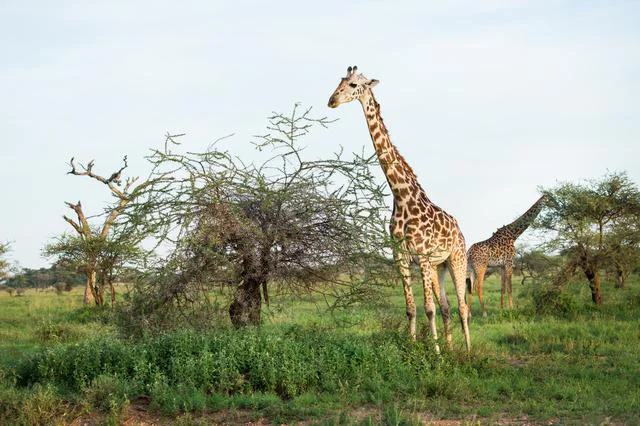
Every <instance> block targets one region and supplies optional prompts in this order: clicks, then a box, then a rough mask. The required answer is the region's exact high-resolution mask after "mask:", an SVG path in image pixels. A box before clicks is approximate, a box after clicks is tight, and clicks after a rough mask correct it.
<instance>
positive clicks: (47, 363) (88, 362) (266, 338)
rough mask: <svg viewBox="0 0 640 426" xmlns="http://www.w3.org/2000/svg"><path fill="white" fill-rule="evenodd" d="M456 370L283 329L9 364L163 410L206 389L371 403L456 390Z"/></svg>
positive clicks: (429, 357)
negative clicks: (354, 397) (143, 398)
mask: <svg viewBox="0 0 640 426" xmlns="http://www.w3.org/2000/svg"><path fill="white" fill-rule="evenodd" d="M462 368H464V367H460V366H457V365H456V364H455V363H454V362H450V359H449V358H448V357H447V356H444V357H437V356H435V354H434V351H433V350H432V348H429V347H427V346H426V344H424V343H418V344H414V343H411V342H410V341H408V339H406V338H405V337H404V336H401V335H399V334H398V333H380V334H374V335H370V336H357V335H354V334H346V333H340V332H330V331H321V330H311V329H305V328H302V327H286V328H285V329H284V330H283V329H282V328H274V329H250V330H243V331H236V330H228V329H223V330H217V331H213V332H210V333H207V334H202V333H196V332H190V331H185V332H177V333H171V334H163V335H160V336H156V337H149V338H146V339H141V340H137V341H133V340H119V339H104V338H103V339H100V338H98V339H95V340H91V341H85V342H82V343H78V344H75V345H70V346H58V347H56V348H53V349H49V350H46V351H43V352H40V353H38V354H35V355H33V356H31V357H30V358H28V359H26V360H24V361H23V362H21V363H20V364H19V365H18V367H17V370H16V371H17V374H16V375H17V382H18V384H19V385H22V386H31V385H34V384H37V383H50V384H54V385H55V386H58V387H60V388H62V389H65V390H67V391H69V392H74V393H75V392H85V393H87V392H89V393H90V394H92V395H95V394H96V393H99V389H98V388H97V387H99V386H101V385H105V384H106V385H109V386H108V387H109V389H110V391H109V392H111V394H118V393H119V394H121V395H124V394H126V395H127V396H128V397H136V396H140V395H150V396H151V397H152V400H156V401H158V402H159V403H160V406H161V407H166V406H167V405H169V406H170V405H171V404H172V401H178V400H180V399H182V400H184V401H185V404H187V400H188V401H189V404H193V403H194V398H192V397H193V396H197V395H198V394H200V395H201V399H202V401H203V402H202V404H203V405H206V402H205V401H206V399H207V398H209V396H211V395H214V394H222V395H235V394H251V393H268V394H274V395H277V396H279V397H280V398H281V399H285V400H286V399H290V398H293V397H296V396H299V395H301V394H303V393H306V392H313V393H325V392H327V393H350V394H353V393H358V394H361V395H362V398H364V399H373V400H375V399H383V400H384V399H389V398H390V397H391V396H392V395H393V396H398V395H399V394H400V395H401V394H405V393H406V394H410V393H416V392H418V393H422V394H425V393H426V394H428V395H441V396H445V397H446V396H447V395H451V396H452V395H453V394H454V393H456V392H458V391H459V389H456V390H455V392H454V390H453V389H452V386H459V385H454V383H455V380H451V375H452V374H454V375H455V374H456V371H458V373H461V369H462ZM116 382H119V383H116ZM103 387H104V386H103ZM87 389H89V391H87ZM182 394H188V395H189V396H190V398H185V396H184V395H182ZM385 395H386V397H385ZM113 397H114V398H119V397H120V396H119V395H114V396H113ZM197 399H198V398H195V400H196V404H197ZM163 401H164V403H162V402H163ZM174 405H176V404H174ZM189 408H190V409H193V408H196V409H197V408H200V407H186V406H179V404H178V405H176V406H174V407H173V410H169V411H174V410H179V409H189Z"/></svg>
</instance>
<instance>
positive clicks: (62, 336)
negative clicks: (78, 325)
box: [34, 322, 78, 344]
mask: <svg viewBox="0 0 640 426" xmlns="http://www.w3.org/2000/svg"><path fill="white" fill-rule="evenodd" d="M34 334H35V336H36V338H37V339H38V341H39V342H40V343H42V344H51V343H62V342H69V341H73V340H75V339H77V337H78V334H77V333H76V332H75V330H74V329H73V328H72V327H70V326H69V325H68V324H62V323H54V322H44V323H42V324H41V325H40V326H39V327H38V328H36V329H35V330H34Z"/></svg>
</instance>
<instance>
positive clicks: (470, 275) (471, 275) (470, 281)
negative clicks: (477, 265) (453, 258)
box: [467, 271, 475, 294]
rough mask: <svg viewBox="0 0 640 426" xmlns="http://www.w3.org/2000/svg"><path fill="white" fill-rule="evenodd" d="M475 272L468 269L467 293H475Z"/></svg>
mask: <svg viewBox="0 0 640 426" xmlns="http://www.w3.org/2000/svg"><path fill="white" fill-rule="evenodd" d="M473 278H474V273H473V271H467V293H469V294H473V285H474V284H475V283H474V281H475V280H474V279H473Z"/></svg>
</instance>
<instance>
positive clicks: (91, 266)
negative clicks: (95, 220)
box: [44, 156, 152, 305]
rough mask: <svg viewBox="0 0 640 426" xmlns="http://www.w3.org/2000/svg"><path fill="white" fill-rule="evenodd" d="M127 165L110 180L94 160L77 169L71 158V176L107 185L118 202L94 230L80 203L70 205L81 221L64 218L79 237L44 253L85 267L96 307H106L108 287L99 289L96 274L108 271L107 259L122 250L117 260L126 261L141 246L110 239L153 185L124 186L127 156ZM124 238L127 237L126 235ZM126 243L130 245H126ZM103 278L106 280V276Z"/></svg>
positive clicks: (88, 296) (88, 295) (129, 182)
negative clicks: (127, 212) (125, 213)
mask: <svg viewBox="0 0 640 426" xmlns="http://www.w3.org/2000/svg"><path fill="white" fill-rule="evenodd" d="M123 163H124V164H123V166H122V167H121V168H119V169H118V170H116V171H115V172H113V173H112V174H111V175H110V176H109V177H108V178H105V177H103V176H101V175H99V174H97V173H95V172H94V171H93V166H94V161H93V160H91V161H90V162H89V163H88V164H87V165H86V166H85V165H82V164H80V165H79V166H77V165H76V163H75V160H74V158H73V157H72V158H71V161H70V162H69V165H70V166H71V170H70V171H69V172H68V174H72V175H75V176H87V177H89V178H91V179H94V180H95V181H97V182H100V183H102V184H104V185H105V186H106V187H107V188H108V189H109V191H110V192H111V195H112V196H113V197H114V198H115V201H114V203H112V204H111V205H110V206H109V207H108V208H107V209H106V211H105V216H104V220H103V222H102V224H101V225H99V226H91V224H90V223H89V220H88V218H87V215H86V214H85V212H84V210H83V207H82V204H81V202H80V201H78V202H77V203H75V204H74V203H70V202H66V203H65V204H66V205H67V206H68V207H69V208H70V209H71V210H73V211H74V213H75V214H76V217H77V219H76V220H74V219H72V218H70V217H68V216H67V215H63V218H64V220H65V221H67V222H68V223H69V224H70V225H71V226H72V227H73V229H74V230H75V231H76V233H77V237H75V238H73V237H69V236H63V237H61V238H60V239H59V240H58V242H57V243H54V244H50V245H48V246H47V247H45V250H44V253H45V255H47V256H59V257H61V258H66V259H71V260H73V261H74V262H75V263H76V264H77V265H81V266H82V269H83V272H84V274H85V275H86V277H87V280H86V285H85V290H84V303H85V304H91V303H92V302H93V303H95V304H96V305H102V304H103V303H104V297H103V293H104V287H103V285H98V283H97V280H96V274H97V272H98V271H99V270H100V269H101V268H102V269H103V270H105V269H104V267H102V266H101V265H103V264H105V263H104V262H106V260H105V259H110V258H113V256H114V253H113V249H115V248H118V250H121V253H119V254H118V256H117V258H122V256H125V255H126V253H132V250H133V248H132V244H133V245H135V244H136V243H137V242H138V240H136V239H135V238H132V239H128V240H127V239H125V238H121V237H119V238H111V239H110V238H109V237H110V233H111V231H112V229H113V227H114V224H115V222H116V220H117V219H118V217H119V216H120V215H121V214H122V212H123V211H124V209H125V208H126V207H127V205H128V204H129V203H130V202H132V201H133V200H134V199H135V198H136V197H138V196H140V195H141V194H143V193H144V191H145V189H146V188H147V187H148V186H149V185H151V184H152V182H151V181H148V180H147V181H144V182H142V183H140V184H138V185H134V184H135V183H136V182H137V179H138V178H137V177H129V178H126V180H124V182H123V178H122V173H123V172H124V170H125V169H126V168H127V166H128V164H127V157H126V156H125V157H124V158H123ZM121 235H125V234H124V233H123V234H121ZM125 241H126V244H124V242H125ZM125 246H127V247H128V248H127V250H124V249H123V247H125ZM116 263H117V262H113V265H115V264H116ZM107 275H108V273H107ZM102 277H104V274H103V275H102ZM103 280H104V278H103ZM105 282H106V281H103V282H102V283H101V284H104V283H105ZM111 284H112V283H111ZM111 289H112V298H113V297H114V295H113V294H114V293H113V287H112V286H111Z"/></svg>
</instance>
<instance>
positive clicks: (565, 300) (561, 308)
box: [531, 284, 578, 318]
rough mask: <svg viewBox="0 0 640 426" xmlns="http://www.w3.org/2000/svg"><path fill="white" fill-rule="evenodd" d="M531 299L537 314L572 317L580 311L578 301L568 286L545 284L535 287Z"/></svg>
mask: <svg viewBox="0 0 640 426" xmlns="http://www.w3.org/2000/svg"><path fill="white" fill-rule="evenodd" d="M531 299H532V301H533V307H534V309H535V312H536V313H537V314H544V315H554V316H558V317H563V318H572V317H574V316H575V315H576V314H577V313H578V303H577V302H576V300H575V297H574V296H573V295H572V294H571V293H570V292H569V290H568V288H567V287H566V286H557V285H553V284H543V285H539V286H536V287H533V288H532V289H531Z"/></svg>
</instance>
